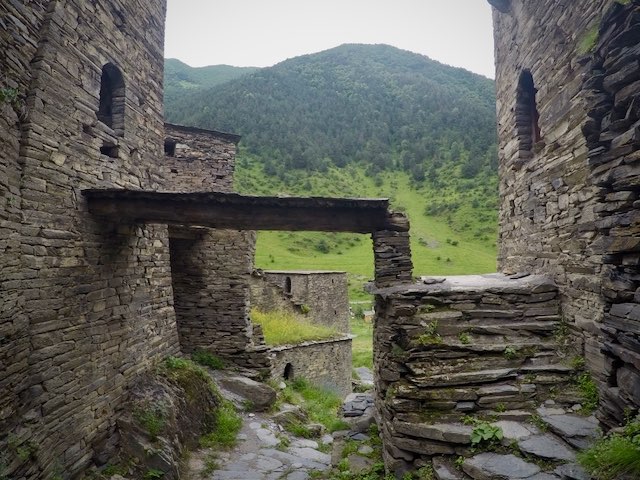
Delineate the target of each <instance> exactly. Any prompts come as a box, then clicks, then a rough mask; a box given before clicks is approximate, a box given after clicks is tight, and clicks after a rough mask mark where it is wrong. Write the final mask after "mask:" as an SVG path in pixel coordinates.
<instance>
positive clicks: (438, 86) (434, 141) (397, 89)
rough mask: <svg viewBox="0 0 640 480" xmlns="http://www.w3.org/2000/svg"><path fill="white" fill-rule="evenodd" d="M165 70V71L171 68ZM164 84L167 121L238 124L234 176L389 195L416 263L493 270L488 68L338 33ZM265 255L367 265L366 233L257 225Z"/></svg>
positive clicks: (359, 268)
mask: <svg viewBox="0 0 640 480" xmlns="http://www.w3.org/2000/svg"><path fill="white" fill-rule="evenodd" d="M171 75H172V73H171V71H169V72H168V73H167V76H168V77H170V76H171ZM189 78H191V80H188V79H187V80H183V81H186V82H187V83H186V84H184V83H182V84H180V83H178V84H177V85H175V86H176V87H177V88H169V89H167V91H166V99H165V108H166V110H165V111H166V117H167V120H168V121H170V122H173V123H178V124H184V125H193V126H198V127H202V128H210V129H214V130H220V131H228V132H232V133H238V134H241V135H242V136H243V138H242V141H241V143H240V152H239V155H238V161H237V162H236V173H235V189H236V190H237V191H238V192H240V193H245V194H256V195H272V194H291V195H306V196H309V195H319V196H360V197H388V198H390V199H391V204H392V208H393V209H395V210H398V211H403V212H405V213H406V214H407V215H408V216H409V218H410V221H411V249H412V252H413V261H414V265H415V270H414V271H415V273H416V274H437V275H442V274H446V275H450V274H464V273H483V272H489V271H495V259H496V243H495V242H496V237H497V171H496V170H497V169H496V163H497V158H496V157H497V154H496V134H495V131H496V127H495V98H494V84H493V81H492V80H489V79H487V78H484V77H482V76H479V75H475V74H473V73H471V72H468V71H466V70H463V69H459V68H453V67H450V66H446V65H443V64H440V63H438V62H435V61H433V60H430V59H428V58H426V57H424V56H421V55H418V54H415V53H411V52H407V51H403V50H399V49H396V48H393V47H390V46H386V45H343V46H340V47H337V48H334V49H331V50H327V51H324V52H320V53H316V54H312V55H305V56H302V57H297V58H293V59H290V60H286V61H284V62H282V63H280V64H278V65H275V66H273V67H270V68H263V69H259V70H256V71H254V72H252V73H249V74H243V75H242V76H240V77H238V78H236V79H233V80H229V81H226V82H225V83H222V84H218V85H217V86H214V87H212V88H208V89H207V88H202V87H198V88H197V89H193V90H192V89H190V88H185V87H189V85H190V83H189V82H193V83H198V84H199V85H203V84H205V83H206V80H204V79H199V80H194V79H193V77H189ZM256 265H257V266H259V267H261V268H276V269H278V268H279V269H289V268H311V269H314V268H318V269H336V268H340V269H344V270H346V271H347V272H349V281H350V285H351V296H352V298H355V297H358V296H360V295H362V293H361V291H362V289H361V284H362V282H363V281H365V280H367V279H369V278H371V274H372V273H373V257H372V249H371V241H370V239H369V238H366V237H362V236H359V235H348V234H323V233H313V232H311V233H286V232H260V234H259V236H258V245H257V251H256Z"/></svg>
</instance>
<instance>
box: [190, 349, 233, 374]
mask: <svg viewBox="0 0 640 480" xmlns="http://www.w3.org/2000/svg"><path fill="white" fill-rule="evenodd" d="M191 359H192V360H193V361H194V362H196V363H199V364H200V365H203V366H205V367H209V368H213V369H214V370H222V369H223V368H224V366H225V365H224V361H223V360H222V359H221V358H220V357H217V356H215V355H214V354H212V353H211V352H207V351H205V350H196V351H195V352H194V353H193V354H191Z"/></svg>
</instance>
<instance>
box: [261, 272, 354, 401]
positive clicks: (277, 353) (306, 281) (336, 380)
mask: <svg viewBox="0 0 640 480" xmlns="http://www.w3.org/2000/svg"><path fill="white" fill-rule="evenodd" d="M251 307H252V308H257V309H259V310H262V311H266V312H269V311H283V312H289V313H292V314H294V315H299V316H301V317H305V318H306V319H308V320H309V321H310V322H311V323H314V324H318V325H325V326H328V327H331V328H333V329H335V331H336V335H335V337H334V338H333V339H328V340H323V341H309V342H302V343H300V344H297V345H284V346H278V347H270V350H269V356H270V358H271V374H272V377H273V378H275V379H285V380H293V379H295V378H305V379H307V380H309V381H310V382H312V383H314V384H316V385H319V386H322V387H325V388H328V389H330V390H333V391H335V392H336V393H338V394H340V395H341V396H343V397H344V396H346V395H347V394H348V393H350V392H351V371H352V362H351V336H350V335H349V330H350V329H349V298H348V286H347V274H346V273H345V272H332V271H324V270H291V271H275V270H265V271H262V270H256V271H255V272H254V275H253V277H252V281H251Z"/></svg>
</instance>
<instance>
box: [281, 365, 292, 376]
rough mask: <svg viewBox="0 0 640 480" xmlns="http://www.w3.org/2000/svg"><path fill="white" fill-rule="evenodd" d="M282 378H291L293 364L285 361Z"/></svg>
mask: <svg viewBox="0 0 640 480" xmlns="http://www.w3.org/2000/svg"><path fill="white" fill-rule="evenodd" d="M282 378H284V379H285V380H293V365H291V364H290V363H287V364H286V365H285V366H284V373H283V374H282Z"/></svg>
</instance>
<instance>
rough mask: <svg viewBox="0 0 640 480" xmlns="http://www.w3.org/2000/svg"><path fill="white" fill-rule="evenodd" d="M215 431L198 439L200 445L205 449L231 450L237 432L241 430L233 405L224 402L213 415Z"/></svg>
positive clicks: (240, 421)
mask: <svg viewBox="0 0 640 480" xmlns="http://www.w3.org/2000/svg"><path fill="white" fill-rule="evenodd" d="M214 423H215V430H214V431H213V432H211V433H208V434H207V435H204V436H202V437H201V438H200V445H201V446H203V447H206V448H231V447H233V446H235V445H236V442H237V440H236V439H237V437H238V432H239V431H240V429H241V428H242V418H241V417H240V415H238V413H237V412H236V409H235V408H234V406H233V404H232V403H230V402H228V401H224V402H222V405H221V406H220V407H219V408H218V410H216V413H215V422H214Z"/></svg>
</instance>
